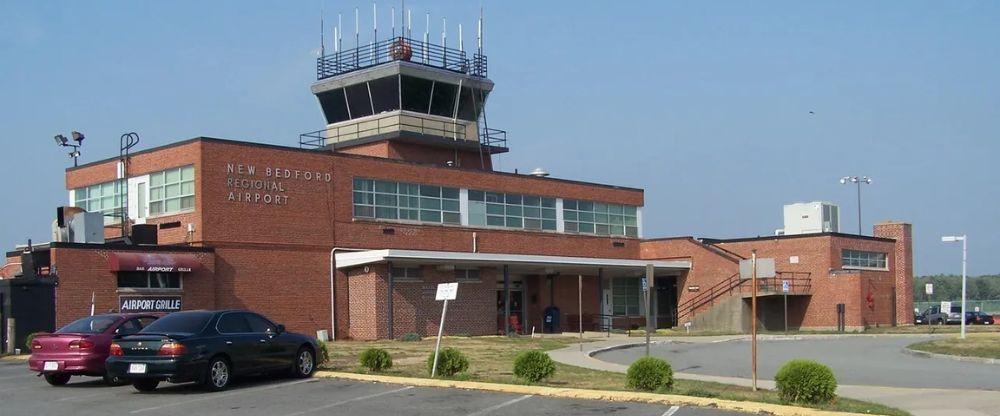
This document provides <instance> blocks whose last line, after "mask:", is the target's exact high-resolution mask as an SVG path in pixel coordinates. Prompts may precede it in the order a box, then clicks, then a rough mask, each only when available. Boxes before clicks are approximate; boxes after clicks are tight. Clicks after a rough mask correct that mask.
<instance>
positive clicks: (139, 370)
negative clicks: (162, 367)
mask: <svg viewBox="0 0 1000 416" xmlns="http://www.w3.org/2000/svg"><path fill="white" fill-rule="evenodd" d="M128 372H129V374H146V364H144V363H136V364H129V365H128Z"/></svg>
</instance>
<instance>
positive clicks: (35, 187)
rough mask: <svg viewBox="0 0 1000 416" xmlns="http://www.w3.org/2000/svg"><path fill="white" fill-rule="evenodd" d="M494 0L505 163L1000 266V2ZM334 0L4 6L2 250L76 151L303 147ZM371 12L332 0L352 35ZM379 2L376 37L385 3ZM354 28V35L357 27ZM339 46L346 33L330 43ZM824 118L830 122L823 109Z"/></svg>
mask: <svg viewBox="0 0 1000 416" xmlns="http://www.w3.org/2000/svg"><path fill="white" fill-rule="evenodd" d="M552 3H553V2H534V1H530V2H529V1H504V2H488V3H486V4H485V9H486V53H487V55H488V56H489V59H490V61H489V63H490V68H489V70H490V77H491V78H492V79H493V80H494V81H495V82H496V89H495V90H494V93H493V95H492V96H491V99H490V102H489V105H488V107H487V115H488V119H489V121H490V126H491V127H495V128H500V129H505V130H508V131H509V136H508V137H509V142H508V144H509V146H510V148H511V152H510V153H508V154H506V155H503V156H502V157H501V158H500V159H499V163H498V164H497V166H498V167H499V168H502V169H503V170H507V171H512V170H514V169H515V168H517V169H519V170H520V171H522V172H524V171H528V170H530V169H533V168H535V167H544V168H546V169H548V170H549V171H550V172H552V174H553V176H555V177H559V178H569V179H577V180H585V181H593V182H600V183H609V184H618V185H625V186H632V187H640V188H644V189H645V190H646V208H645V211H644V215H645V217H644V225H645V235H646V236H647V237H664V236H678V235H693V236H696V237H714V238H730V237H749V236H757V235H770V234H772V233H773V232H774V229H776V228H781V227H782V216H781V215H782V213H781V209H782V205H783V204H786V203H791V202H800V201H801V202H804V201H812V200H826V201H831V202H834V203H836V204H839V205H840V206H841V222H842V224H843V228H842V230H843V231H845V232H855V231H856V227H857V225H856V224H857V208H856V199H855V191H856V189H855V188H854V187H853V186H843V185H840V184H839V183H838V178H840V177H842V176H845V175H868V176H871V177H873V178H874V183H873V184H871V185H866V186H865V187H864V188H863V189H862V210H863V211H862V217H863V218H862V219H863V221H864V230H865V233H866V234H870V233H871V225H872V223H874V222H876V221H882V220H889V219H892V220H900V221H908V222H911V223H913V228H914V234H915V242H914V251H915V257H916V260H915V265H916V273H917V274H918V275H920V274H935V273H959V272H960V270H961V269H960V264H961V260H960V259H961V247H960V246H959V245H957V244H945V243H942V242H940V237H941V236H942V235H946V234H962V233H967V234H969V272H970V274H972V275H978V274H996V273H1000V266H997V263H994V262H993V260H995V258H996V256H997V253H1000V215H998V214H997V213H998V207H1000V171H998V170H997V167H996V161H997V158H998V155H1000V137H998V133H1000V81H998V79H1000V78H998V76H1000V48H998V47H997V40H998V39H1000V24H998V23H997V22H998V21H1000V2H996V1H961V2H941V1H907V2H871V1H856V2H846V1H837V2H833V1H827V2H800V1H789V2H766V3H762V2H745V1H725V2H723V1H716V2H669V3H668V2H662V1H650V2H635V3H632V2H630V3H629V4H630V6H629V7H624V6H621V5H619V4H620V3H614V4H613V3H610V2H566V3H561V4H552ZM321 5H322V2H321V1H319V0H316V1H302V2H256V1H254V2H251V1H229V2H201V1H198V2H195V1H177V2H134V1H129V2H125V1H117V2H98V3H90V2H69V1H51V2H48V1H47V2H34V1H17V2H14V1H10V0H7V1H3V2H0V62H2V64H0V126H2V129H3V134H4V138H3V139H2V140H3V142H4V143H5V144H6V146H5V149H4V151H3V153H2V156H0V165H2V166H3V169H4V171H5V173H6V174H7V180H6V184H5V185H6V186H5V190H4V193H3V195H4V198H3V201H4V202H3V203H2V204H0V245H2V247H4V250H12V249H13V247H14V244H17V243H25V242H26V241H27V239H28V238H32V239H33V240H34V241H48V240H49V235H50V223H51V221H52V219H53V218H54V216H55V207H56V206H58V205H63V204H66V203H67V192H66V190H65V189H64V188H65V184H64V172H63V170H64V169H65V168H66V167H67V166H70V165H71V161H70V160H69V158H68V157H67V156H66V149H61V148H57V147H56V146H55V145H54V144H53V142H52V136H53V135H55V134H57V133H62V134H65V135H68V134H69V132H70V131H71V130H80V131H82V132H85V133H86V135H87V140H86V141H85V145H84V148H83V157H82V159H81V162H90V161H94V160H98V159H103V158H107V157H111V156H116V155H117V154H118V144H119V143H118V137H119V136H120V135H121V134H122V133H125V132H128V131H136V132H138V133H139V134H140V135H141V137H142V141H141V143H140V145H139V149H146V148H150V147H154V146H158V145H163V144H168V143H171V142H174V141H178V140H182V139H187V138H191V137H196V136H201V135H204V136H214V137H222V138H231V139H239V140H247V141H257V142H265V143H274V144H283V145H291V146H295V145H297V143H298V141H297V140H298V134H299V133H302V132H306V131H313V130H318V129H320V128H322V127H323V120H322V115H321V113H320V109H319V105H318V104H317V102H316V100H315V98H314V97H313V96H312V95H311V94H310V92H309V84H310V83H311V82H312V81H313V80H314V79H315V78H314V77H315V62H314V59H315V53H316V52H317V50H318V47H319V27H318V26H319V12H320V9H321ZM356 5H358V6H360V7H361V11H362V32H363V36H362V41H363V42H364V41H366V40H367V39H368V37H369V36H370V29H371V2H357V3H350V2H342V1H332V0H330V1H326V5H325V9H326V16H327V19H326V22H327V29H328V30H327V39H328V40H331V42H332V37H333V36H332V34H333V30H332V28H333V26H334V25H335V24H336V15H337V13H338V12H339V13H343V15H344V24H345V25H346V26H348V28H347V31H348V36H346V37H345V40H344V41H345V45H348V46H349V45H351V44H352V43H353V42H352V41H351V40H349V38H351V37H352V34H353V13H354V6H356ZM406 5H407V7H409V8H412V9H413V15H414V24H415V25H414V26H415V28H414V32H415V33H422V32H423V28H424V23H423V22H424V19H423V16H424V13H425V12H430V13H431V16H432V27H433V29H432V36H431V37H432V39H438V38H439V36H440V27H441V20H440V19H441V17H447V18H448V25H449V27H448V33H449V42H457V31H458V30H457V24H458V23H463V26H464V28H465V30H464V33H465V39H466V42H467V43H466V45H467V48H472V47H473V46H474V41H473V39H474V37H475V29H474V28H475V25H476V17H477V15H478V12H479V5H480V3H479V2H439V1H408V2H406ZM392 6H396V7H397V10H398V8H399V2H380V3H379V4H378V7H379V14H380V22H379V30H380V34H383V33H386V32H387V31H388V29H389V8H390V7H392ZM348 22H350V24H348ZM331 42H328V46H330V43H331ZM810 112H813V113H812V114H811V113H810Z"/></svg>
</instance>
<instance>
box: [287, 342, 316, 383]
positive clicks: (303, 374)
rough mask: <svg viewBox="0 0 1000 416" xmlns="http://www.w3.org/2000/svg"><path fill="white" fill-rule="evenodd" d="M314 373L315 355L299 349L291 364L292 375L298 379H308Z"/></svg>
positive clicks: (309, 350) (310, 351) (304, 349)
mask: <svg viewBox="0 0 1000 416" xmlns="http://www.w3.org/2000/svg"><path fill="white" fill-rule="evenodd" d="M314 371H316V355H315V354H313V352H312V350H311V349H309V348H306V347H302V348H299V352H297V353H295V362H294V363H292V375H294V376H295V377H298V378H308V377H309V376H312V374H313V372H314Z"/></svg>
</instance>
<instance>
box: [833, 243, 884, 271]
mask: <svg viewBox="0 0 1000 416" xmlns="http://www.w3.org/2000/svg"><path fill="white" fill-rule="evenodd" d="M873 262H874V264H875V265H874V266H872V265H871V264H873ZM862 263H867V265H865V264H862ZM840 267H841V268H842V269H845V270H878V271H888V270H889V253H885V252H879V251H866V250H855V249H850V248H842V249H841V250H840Z"/></svg>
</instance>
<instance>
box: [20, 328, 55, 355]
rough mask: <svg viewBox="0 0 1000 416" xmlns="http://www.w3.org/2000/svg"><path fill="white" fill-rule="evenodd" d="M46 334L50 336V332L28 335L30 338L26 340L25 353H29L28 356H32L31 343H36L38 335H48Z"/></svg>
mask: <svg viewBox="0 0 1000 416" xmlns="http://www.w3.org/2000/svg"><path fill="white" fill-rule="evenodd" d="M46 334H48V332H45V331H40V332H32V333H30V334H28V338H27V339H25V340H24V347H25V351H27V352H28V354H31V341H34V340H35V337H36V336H38V335H46ZM12 352H13V351H12Z"/></svg>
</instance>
